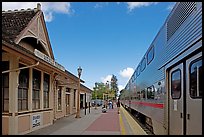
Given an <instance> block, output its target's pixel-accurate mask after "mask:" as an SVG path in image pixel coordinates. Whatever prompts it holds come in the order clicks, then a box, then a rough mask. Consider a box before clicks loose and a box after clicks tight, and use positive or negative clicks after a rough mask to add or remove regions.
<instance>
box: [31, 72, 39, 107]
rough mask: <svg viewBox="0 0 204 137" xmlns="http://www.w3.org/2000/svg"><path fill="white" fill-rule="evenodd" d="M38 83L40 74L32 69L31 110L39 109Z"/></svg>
mask: <svg viewBox="0 0 204 137" xmlns="http://www.w3.org/2000/svg"><path fill="white" fill-rule="evenodd" d="M40 83H41V72H40V71H38V70H35V69H33V95H32V101H33V102H32V105H33V106H32V108H33V109H40Z"/></svg>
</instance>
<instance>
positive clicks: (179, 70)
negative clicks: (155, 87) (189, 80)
mask: <svg viewBox="0 0 204 137" xmlns="http://www.w3.org/2000/svg"><path fill="white" fill-rule="evenodd" d="M175 72H180V94H179V96H178V97H173V96H172V95H173V92H172V89H173V88H172V87H173V86H172V85H173V84H172V83H173V82H172V75H173V74H174V73H175ZM170 86H171V98H172V99H174V100H176V99H180V98H181V94H182V93H181V92H182V72H181V69H180V68H178V69H176V70H174V71H172V72H171V85H170Z"/></svg>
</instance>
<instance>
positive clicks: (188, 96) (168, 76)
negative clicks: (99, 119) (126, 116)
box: [120, 2, 203, 135]
mask: <svg viewBox="0 0 204 137" xmlns="http://www.w3.org/2000/svg"><path fill="white" fill-rule="evenodd" d="M201 48H202V2H177V3H176V4H175V6H174V8H173V9H172V11H171V12H170V14H169V16H168V17H167V19H166V21H165V23H164V24H163V26H162V27H161V29H160V31H159V32H158V34H157V35H156V37H155V39H154V40H153V42H152V43H151V45H150V46H149V48H148V49H147V51H146V53H145V54H144V56H143V58H142V60H141V61H140V63H139V64H138V65H137V67H136V69H135V71H134V73H133V75H132V76H131V78H130V80H129V81H128V83H127V85H126V86H125V88H124V89H123V90H122V91H121V94H120V101H121V104H122V106H124V107H125V108H128V109H129V110H131V112H133V113H134V114H135V116H137V117H138V118H139V119H140V120H141V122H142V123H144V124H145V125H146V126H147V127H148V128H149V129H151V131H152V132H153V133H154V134H169V135H172V134H173V135H190V134H198V135H199V134H202V92H203V87H202V86H201V85H202V81H203V72H202V69H203V66H202V49H201Z"/></svg>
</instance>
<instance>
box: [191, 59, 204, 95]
mask: <svg viewBox="0 0 204 137" xmlns="http://www.w3.org/2000/svg"><path fill="white" fill-rule="evenodd" d="M189 69H190V70H189V72H190V74H189V75H190V96H191V98H202V92H203V87H202V82H203V79H202V77H203V72H202V59H201V58H200V59H198V60H195V61H193V62H192V63H191V64H190V68H189Z"/></svg>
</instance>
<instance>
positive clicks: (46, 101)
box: [43, 73, 50, 108]
mask: <svg viewBox="0 0 204 137" xmlns="http://www.w3.org/2000/svg"><path fill="white" fill-rule="evenodd" d="M46 82H47V84H48V88H47V90H45V88H44V86H45V84H46ZM49 94H50V75H49V74H46V73H44V77H43V108H49Z"/></svg>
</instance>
